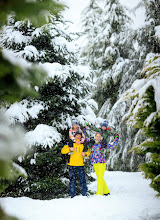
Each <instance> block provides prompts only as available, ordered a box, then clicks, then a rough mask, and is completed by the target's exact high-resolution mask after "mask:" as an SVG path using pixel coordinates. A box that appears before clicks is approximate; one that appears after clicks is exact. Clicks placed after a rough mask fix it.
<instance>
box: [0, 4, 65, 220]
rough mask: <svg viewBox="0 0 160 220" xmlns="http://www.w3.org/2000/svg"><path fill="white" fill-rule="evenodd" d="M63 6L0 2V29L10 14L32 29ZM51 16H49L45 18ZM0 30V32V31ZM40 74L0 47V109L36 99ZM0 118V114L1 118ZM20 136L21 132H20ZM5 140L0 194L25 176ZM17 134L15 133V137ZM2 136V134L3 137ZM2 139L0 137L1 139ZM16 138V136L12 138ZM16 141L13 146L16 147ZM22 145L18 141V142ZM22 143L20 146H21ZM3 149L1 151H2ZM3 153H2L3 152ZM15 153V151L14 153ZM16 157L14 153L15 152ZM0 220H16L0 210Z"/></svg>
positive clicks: (1, 162)
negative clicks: (10, 104)
mask: <svg viewBox="0 0 160 220" xmlns="http://www.w3.org/2000/svg"><path fill="white" fill-rule="evenodd" d="M63 8H64V7H63V6H62V5H61V4H58V3H56V2H55V1H52V0H38V1H29V2H27V1H26V0H21V1H19V0H14V1H13V0H8V1H6V0H1V1H0V29H2V27H3V25H4V24H6V23H7V19H8V15H10V14H11V13H14V14H15V15H16V17H17V19H18V20H22V19H26V18H28V19H29V20H30V21H31V22H32V24H34V25H35V26H36V27H37V26H41V25H43V24H45V23H46V19H49V17H51V18H52V20H54V19H55V17H59V12H60V11H61V10H62V9H63ZM49 14H50V15H52V16H49ZM0 31H2V30H0ZM44 77H45V73H44V71H42V70H40V69H37V68H36V67H34V66H33V67H32V66H30V65H27V64H26V63H25V62H23V64H21V66H20V65H19V61H18V59H16V58H14V56H12V55H11V54H9V53H8V52H4V51H2V48H0V106H1V107H3V105H4V103H5V104H6V103H13V102H15V101H19V100H21V99H22V98H24V97H26V96H31V97H38V93H37V92H36V91H35V88H34V87H35V86H37V85H39V86H40V85H41V83H42V81H43V80H44ZM1 116H2V115H1ZM1 126H3V129H4V131H5V130H7V126H8V125H7V123H6V124H2V125H1ZM20 134H21V133H20ZM7 135H8V136H7V138H5V139H3V142H2V143H1V145H3V148H4V149H5V148H6V149H7V150H8V149H10V151H8V152H7V155H3V154H2V153H1V154H0V167H1V169H0V192H2V191H3V190H4V189H5V188H6V187H7V186H8V184H10V183H11V181H12V182H14V181H15V179H17V178H18V177H19V176H23V177H26V174H25V172H21V167H18V166H17V165H15V164H13V163H12V159H13V158H12V156H11V155H12V150H11V149H12V148H14V147H15V145H14V143H13V144H11V143H10V142H12V139H13V138H15V137H13V136H14V135H12V134H11V132H9V133H8V134H7ZM16 135H17V133H16V132H15V136H16ZM3 136H4V135H3ZM3 136H2V138H3ZM16 138H17V139H18V138H19V137H18V135H17V136H16ZM19 142H20V141H19V140H17V145H19ZM21 144H22V142H21ZM23 144H24V143H23ZM2 150H3V149H2ZM4 151H5V150H4ZM15 151H16V150H15ZM17 154H18V152H17ZM0 219H1V220H16V218H14V217H10V216H8V215H6V214H5V213H4V211H3V210H2V208H1V207H0Z"/></svg>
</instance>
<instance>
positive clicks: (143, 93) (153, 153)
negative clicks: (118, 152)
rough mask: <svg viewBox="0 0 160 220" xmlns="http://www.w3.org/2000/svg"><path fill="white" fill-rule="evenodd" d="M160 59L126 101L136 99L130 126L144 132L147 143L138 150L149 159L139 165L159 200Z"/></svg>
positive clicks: (131, 109)
mask: <svg viewBox="0 0 160 220" xmlns="http://www.w3.org/2000/svg"><path fill="white" fill-rule="evenodd" d="M159 64H160V57H159V56H156V57H154V58H153V60H151V61H150V62H149V63H148V65H146V66H145V68H144V69H143V71H142V73H141V76H142V79H140V80H137V81H135V83H134V84H133V85H132V87H131V89H130V90H129V91H127V92H126V97H127V98H128V97H130V98H133V101H132V106H131V108H130V110H129V112H128V114H127V115H126V117H127V118H128V123H129V124H130V125H132V126H134V127H136V128H139V129H140V130H141V133H143V134H144V135H145V137H146V138H145V140H144V141H143V142H142V143H140V145H138V146H134V147H133V148H132V151H133V150H135V151H137V152H138V153H141V154H143V155H145V156H146V162H145V163H142V164H140V169H141V170H142V171H143V172H144V175H145V178H147V179H151V184H150V186H151V187H152V188H153V189H154V190H156V191H157V192H158V194H157V196H160V105H159V94H160V93H159V87H160V65H159Z"/></svg>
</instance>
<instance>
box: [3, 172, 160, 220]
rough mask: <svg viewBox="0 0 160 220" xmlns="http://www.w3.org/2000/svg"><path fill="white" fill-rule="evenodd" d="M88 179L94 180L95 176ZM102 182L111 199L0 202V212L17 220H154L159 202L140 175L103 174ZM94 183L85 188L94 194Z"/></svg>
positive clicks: (157, 217) (135, 173)
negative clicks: (108, 190)
mask: <svg viewBox="0 0 160 220" xmlns="http://www.w3.org/2000/svg"><path fill="white" fill-rule="evenodd" d="M92 176H93V177H95V178H96V176H95V173H92ZM104 179H105V181H106V182H107V185H108V187H109V189H110V193H111V195H110V196H108V197H105V196H96V195H92V196H89V197H88V198H87V197H83V196H76V197H74V198H73V199H70V198H60V199H52V200H43V201H42V200H35V199H31V198H27V197H19V198H11V197H8V198H0V204H1V205H2V207H3V208H4V210H5V211H6V212H7V213H8V214H10V215H13V216H16V217H19V218H20V219H21V220H44V219H47V220H53V219H55V220H64V219H65V220H70V219H71V218H72V219H76V220H82V219H84V220H91V219H92V220H97V219H102V220H106V219H107V220H153V219H154V220H158V219H160V209H159V207H160V198H156V197H155V195H156V192H155V191H154V190H153V189H152V188H150V187H149V183H150V181H149V180H146V179H144V178H143V177H142V173H140V172H134V173H128V172H119V171H117V172H113V171H112V172H111V171H106V172H105V176H104ZM96 185H97V180H96V181H95V182H92V183H91V184H90V185H89V186H88V188H89V190H92V191H93V192H96Z"/></svg>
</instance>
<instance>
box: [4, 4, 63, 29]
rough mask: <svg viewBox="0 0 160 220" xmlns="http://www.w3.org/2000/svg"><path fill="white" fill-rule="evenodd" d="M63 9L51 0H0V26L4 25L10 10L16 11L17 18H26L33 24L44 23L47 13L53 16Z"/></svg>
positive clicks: (39, 24)
mask: <svg viewBox="0 0 160 220" xmlns="http://www.w3.org/2000/svg"><path fill="white" fill-rule="evenodd" d="M63 9H64V6H63V5H61V4H59V3H56V2H55V1H52V0H38V1H36V2H35V1H28V2H26V1H25V0H21V1H19V0H14V1H13V0H8V1H5V0H1V2H0V26H2V25H4V24H5V22H6V20H7V15H8V14H11V13H12V12H15V13H16V17H17V18H18V20H24V19H26V18H28V19H29V20H30V21H31V22H32V23H33V24H34V25H35V26H41V25H43V24H46V17H47V16H48V13H50V14H52V15H53V16H58V15H59V12H60V11H62V10H63Z"/></svg>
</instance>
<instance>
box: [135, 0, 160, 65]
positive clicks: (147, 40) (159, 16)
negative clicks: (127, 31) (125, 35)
mask: <svg viewBox="0 0 160 220" xmlns="http://www.w3.org/2000/svg"><path fill="white" fill-rule="evenodd" d="M140 7H143V8H144V9H145V14H146V18H145V23H144V26H143V27H141V28H139V29H138V30H137V37H136V38H137V42H138V45H139V59H141V62H144V60H145V59H146V56H147V54H148V53H160V40H159V38H157V37H156V35H155V33H156V26H159V25H160V12H159V8H160V2H159V1H157V0H149V1H146V0H142V1H141V2H140V3H139V4H138V5H137V7H136V8H135V10H136V9H137V8H140Z"/></svg>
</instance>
